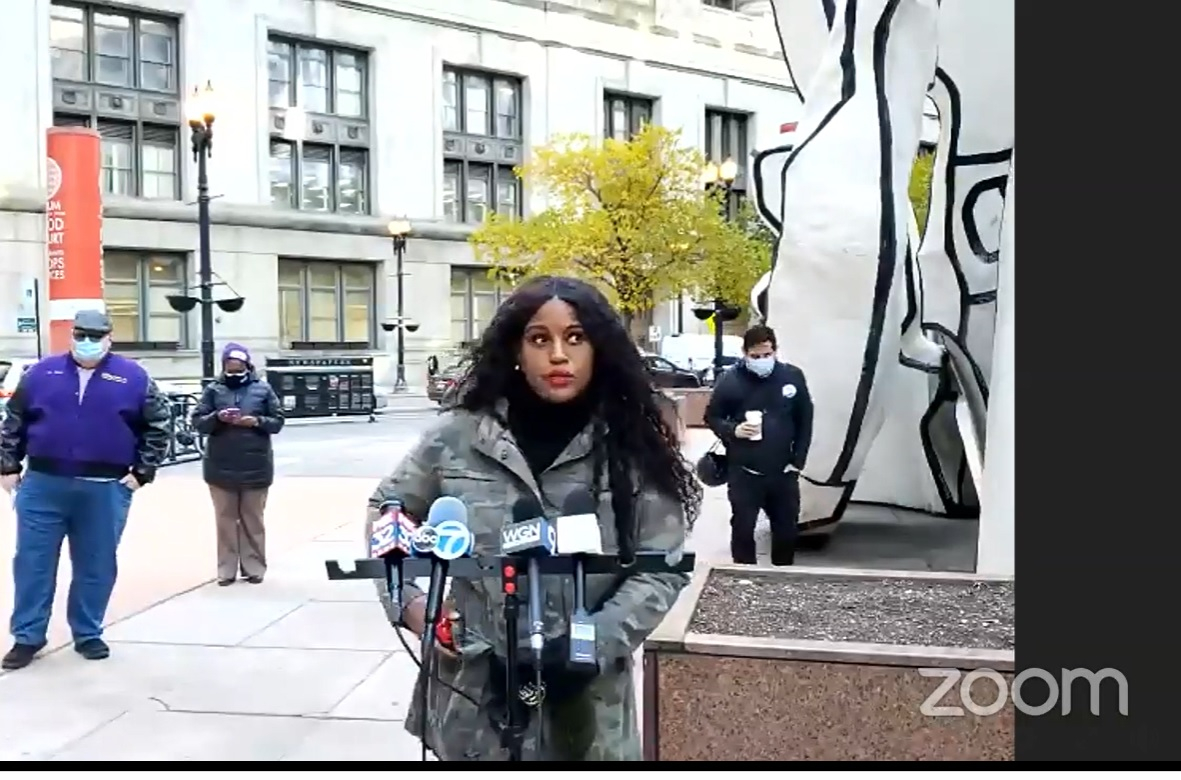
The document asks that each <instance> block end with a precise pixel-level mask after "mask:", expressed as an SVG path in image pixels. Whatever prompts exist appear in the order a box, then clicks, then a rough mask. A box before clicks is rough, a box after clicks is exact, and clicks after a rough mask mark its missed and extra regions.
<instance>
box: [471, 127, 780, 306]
mask: <svg viewBox="0 0 1181 780" xmlns="http://www.w3.org/2000/svg"><path fill="white" fill-rule="evenodd" d="M704 166H705V160H704V159H703V158H702V156H701V154H700V153H699V152H698V151H697V150H695V149H692V148H687V147H684V146H682V145H681V144H680V143H679V133H676V132H673V131H669V130H666V129H664V128H661V127H656V126H646V127H645V128H644V129H643V130H641V131H640V132H639V133H638V134H637V135H635V136H634V137H633V138H632V139H631V140H630V141H617V140H614V139H607V140H605V141H603V142H602V143H599V142H597V141H596V140H594V139H592V138H590V137H589V136H586V135H569V136H561V137H555V138H554V139H552V141H551V143H550V144H549V145H548V146H545V147H540V148H537V149H534V150H533V154H532V159H531V161H530V162H529V164H527V165H525V166H523V167H521V168H519V169H517V175H518V176H520V177H521V178H522V179H523V180H524V181H525V183H526V184H528V185H529V186H530V187H531V188H532V190H533V192H534V193H535V194H537V193H540V194H541V195H542V196H543V197H544V199H545V203H546V206H547V208H546V209H545V210H544V211H541V212H540V213H537V214H534V215H532V216H530V217H528V218H526V219H524V220H514V219H508V218H505V217H501V216H498V215H493V216H491V217H490V218H489V219H488V221H487V222H486V223H484V225H482V226H481V227H480V228H478V229H477V230H476V231H475V233H474V234H473V235H472V237H471V239H470V240H471V243H472V246H473V247H474V248H475V251H476V255H477V257H479V258H481V259H483V260H484V261H486V262H488V263H489V264H490V265H491V266H492V267H493V272H494V273H497V272H500V273H502V274H506V275H511V276H512V277H518V276H519V275H520V274H521V273H528V274H555V275H564V276H577V277H580V278H582V279H585V280H587V281H590V282H593V283H595V284H597V285H598V286H599V287H600V288H602V289H603V290H604V292H606V293H607V294H608V296H610V297H611V298H612V299H613V302H614V303H615V305H616V306H617V307H618V308H619V310H620V311H621V312H622V313H623V315H624V317H625V318H626V319H627V320H628V322H629V325H630V321H631V319H632V317H633V316H634V315H636V314H639V313H641V312H645V311H647V310H648V309H650V308H651V307H652V306H654V305H655V304H656V303H658V302H660V301H662V300H667V299H669V298H672V297H675V296H676V295H677V294H678V293H680V292H681V291H683V290H688V291H690V292H691V293H693V294H694V296H695V297H698V298H700V299H712V298H714V297H720V298H723V299H724V300H726V301H728V302H731V303H737V304H741V303H743V302H745V301H746V300H747V297H748V295H749V292H750V288H751V286H752V285H753V284H754V283H755V281H756V280H757V279H758V278H759V276H760V275H761V274H762V273H763V272H764V271H766V270H767V268H769V267H770V247H769V245H768V243H767V242H766V241H765V240H763V239H762V237H761V236H760V235H758V234H757V233H756V232H753V231H751V230H748V229H747V226H746V224H745V223H744V222H743V221H741V220H736V221H734V222H733V223H731V222H729V221H727V219H726V216H725V210H724V209H723V208H722V202H721V197H722V193H721V192H720V191H715V192H706V191H705V188H704V186H703V184H702V171H703V170H704Z"/></svg>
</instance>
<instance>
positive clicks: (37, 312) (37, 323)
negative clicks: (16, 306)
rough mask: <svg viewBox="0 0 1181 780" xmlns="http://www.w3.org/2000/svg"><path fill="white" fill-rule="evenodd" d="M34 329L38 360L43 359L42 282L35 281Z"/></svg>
mask: <svg viewBox="0 0 1181 780" xmlns="http://www.w3.org/2000/svg"><path fill="white" fill-rule="evenodd" d="M33 327H35V328H36V329H37V359H38V360H40V359H41V280H40V279H34V280H33Z"/></svg>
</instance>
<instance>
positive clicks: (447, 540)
mask: <svg viewBox="0 0 1181 780" xmlns="http://www.w3.org/2000/svg"><path fill="white" fill-rule="evenodd" d="M474 546H475V536H473V534H472V532H471V530H470V529H469V528H468V526H467V507H466V506H464V504H463V502H462V501H460V500H459V499H458V498H455V497H453V496H443V497H441V498H438V499H436V500H435V502H434V503H433V504H431V508H430V510H429V511H428V512H427V521H426V523H425V524H424V525H423V526H422V527H420V528H418V529H416V530H415V532H414V534H413V535H412V536H411V537H410V549H411V551H412V552H413V554H414V556H415V557H416V558H430V559H431V561H432V562H431V576H430V585H429V586H428V588H427V597H426V608H425V611H424V615H423V632H422V653H423V658H424V659H426V658H428V657H429V656H428V655H427V654H428V653H429V652H430V651H431V648H432V647H433V645H434V643H435V642H436V641H437V642H439V643H440V644H442V645H443V646H444V647H448V648H452V647H454V644H455V638H454V636H453V635H452V632H451V620H450V618H449V616H448V615H445V614H442V610H443V592H444V590H445V589H446V583H447V564H448V563H449V562H451V561H453V560H455V559H457V558H462V557H464V556H466V555H468V554H470V553H471V551H472V548H473V547H474Z"/></svg>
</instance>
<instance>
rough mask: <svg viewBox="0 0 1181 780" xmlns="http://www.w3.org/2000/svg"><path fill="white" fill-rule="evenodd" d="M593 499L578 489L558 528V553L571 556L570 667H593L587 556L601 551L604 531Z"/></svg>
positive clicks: (565, 506)
mask: <svg viewBox="0 0 1181 780" xmlns="http://www.w3.org/2000/svg"><path fill="white" fill-rule="evenodd" d="M595 509H596V505H595V499H594V497H593V496H591V494H590V492H589V491H587V490H584V489H582V488H579V489H578V490H575V491H574V492H572V493H571V494H570V495H569V496H567V497H566V500H565V501H564V502H563V503H562V516H561V517H559V518H558V519H557V520H555V521H554V524H555V525H556V526H557V529H558V555H570V556H573V558H574V612H573V613H572V614H571V615H570V655H569V656H568V657H567V661H568V662H569V663H570V665H571V666H596V665H597V664H598V660H597V656H598V654H597V651H596V646H595V622H594V620H593V619H592V618H591V616H590V612H589V611H588V610H587V608H586V556H587V555H598V554H600V553H602V552H603V534H602V531H601V530H600V529H599V519H598V517H597V516H596V515H595Z"/></svg>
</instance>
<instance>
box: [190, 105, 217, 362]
mask: <svg viewBox="0 0 1181 780" xmlns="http://www.w3.org/2000/svg"><path fill="white" fill-rule="evenodd" d="M212 142H213V128H211V127H209V125H208V124H207V123H206V124H194V125H193V153H194V154H196V156H197V251H198V258H199V265H198V266H197V283H198V284H199V286H200V287H201V378H202V385H204V384H207V383H209V382H210V381H212V380H213V379H214V378H215V377H216V375H217V368H216V363H215V361H214V351H213V350H214V347H213V263H212V259H211V257H210V249H209V243H210V242H209V171H208V166H207V160H208V158H209V151H210V146H212Z"/></svg>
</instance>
